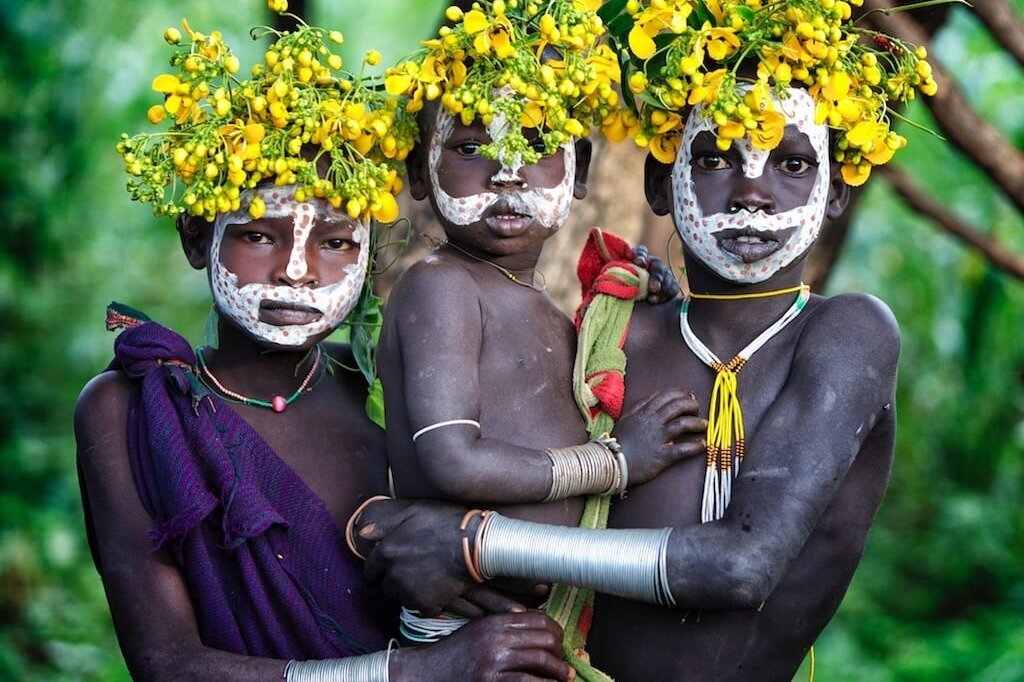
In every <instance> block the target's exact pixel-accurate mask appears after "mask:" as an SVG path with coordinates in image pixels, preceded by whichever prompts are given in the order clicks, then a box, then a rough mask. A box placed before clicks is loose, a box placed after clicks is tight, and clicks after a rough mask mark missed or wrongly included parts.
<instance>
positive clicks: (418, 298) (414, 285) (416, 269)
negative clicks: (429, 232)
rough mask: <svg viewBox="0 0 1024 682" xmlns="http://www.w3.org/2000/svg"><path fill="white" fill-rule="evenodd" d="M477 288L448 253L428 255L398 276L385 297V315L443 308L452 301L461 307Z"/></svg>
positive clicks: (463, 269) (475, 296)
mask: <svg viewBox="0 0 1024 682" xmlns="http://www.w3.org/2000/svg"><path fill="white" fill-rule="evenodd" d="M477 289H478V287H477V283H476V280H475V279H474V278H473V276H472V274H470V272H469V271H468V270H467V269H466V267H465V264H464V263H462V262H460V261H459V260H457V259H454V258H452V257H451V256H449V255H448V254H445V253H442V252H436V251H435V252H431V253H429V254H427V255H426V256H424V257H423V258H421V259H419V260H418V261H416V262H415V263H413V264H412V265H411V266H410V267H409V268H408V269H407V270H406V271H405V272H404V273H402V276H401V277H400V278H399V279H398V282H397V283H396V284H395V287H394V289H393V290H392V292H391V295H390V296H389V297H388V306H387V308H386V309H385V315H387V314H388V313H389V312H390V313H391V314H392V315H394V314H395V313H396V312H399V311H431V310H437V309H443V308H445V307H448V306H450V305H452V303H453V302H455V303H459V304H464V303H466V302H468V301H471V300H474V299H476V298H477Z"/></svg>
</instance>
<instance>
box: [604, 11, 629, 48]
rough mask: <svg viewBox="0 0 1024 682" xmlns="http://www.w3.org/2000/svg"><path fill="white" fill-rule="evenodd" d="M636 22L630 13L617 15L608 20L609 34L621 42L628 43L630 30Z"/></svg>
mask: <svg viewBox="0 0 1024 682" xmlns="http://www.w3.org/2000/svg"><path fill="white" fill-rule="evenodd" d="M635 23H636V21H634V19H633V17H631V16H629V15H628V14H623V15H621V16H618V17H615V18H614V19H612V20H611V21H610V22H608V34H609V35H611V36H612V37H614V38H615V39H616V40H617V41H619V42H620V43H623V44H626V43H628V42H629V32H630V30H631V29H632V28H633V24H635Z"/></svg>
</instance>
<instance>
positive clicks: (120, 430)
mask: <svg viewBox="0 0 1024 682" xmlns="http://www.w3.org/2000/svg"><path fill="white" fill-rule="evenodd" d="M135 386H136V382H134V381H133V380H132V379H131V378H129V377H128V376H127V375H126V374H124V373H123V372H118V371H115V370H109V371H106V372H103V373H102V374H98V375H97V376H95V377H93V378H92V380H90V381H89V383H87V384H86V385H85V387H84V388H83V389H82V392H81V393H80V394H79V396H78V400H77V401H76V403H75V439H76V440H77V442H78V454H79V457H94V456H96V454H95V453H96V452H97V450H99V449H100V446H102V445H104V444H106V443H109V442H110V440H111V439H112V438H119V439H121V440H123V439H124V435H125V418H126V416H127V414H128V401H129V398H130V397H131V394H132V391H133V390H134V389H135Z"/></svg>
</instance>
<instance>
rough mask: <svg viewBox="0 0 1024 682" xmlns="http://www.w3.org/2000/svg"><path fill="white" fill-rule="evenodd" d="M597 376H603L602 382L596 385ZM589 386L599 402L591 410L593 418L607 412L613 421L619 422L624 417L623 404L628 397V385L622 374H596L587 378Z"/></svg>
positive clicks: (608, 372) (609, 372)
mask: <svg viewBox="0 0 1024 682" xmlns="http://www.w3.org/2000/svg"><path fill="white" fill-rule="evenodd" d="M602 375H603V376H602ZM597 376H601V380H600V381H599V382H597V383H594V382H593V378H594V377H597ZM587 384H589V385H590V390H591V391H593V392H594V397H595V398H597V399H598V401H599V402H598V403H597V405H595V406H594V407H592V408H591V410H590V413H591V416H592V417H593V416H596V415H597V414H598V413H599V412H602V411H603V412H607V413H608V416H610V417H611V418H612V419H614V420H618V418H619V417H620V416H622V402H623V400H624V399H625V397H626V383H625V381H624V380H623V377H622V374H620V373H619V372H612V371H607V372H596V373H594V374H591V375H590V376H588V377H587Z"/></svg>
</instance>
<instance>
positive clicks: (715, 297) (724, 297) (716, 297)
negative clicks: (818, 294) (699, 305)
mask: <svg viewBox="0 0 1024 682" xmlns="http://www.w3.org/2000/svg"><path fill="white" fill-rule="evenodd" d="M804 290H806V291H810V290H811V287H810V286H808V285H806V284H804V283H803V282H800V284H798V285H797V286H795V287H788V288H786V289H775V290H773V291H757V292H754V293H752V294H695V293H693V292H690V295H689V296H688V298H695V299H700V300H707V301H739V300H742V299H745V298H769V297H771V296H782V295H784V294H795V293H796V292H798V291H804Z"/></svg>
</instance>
